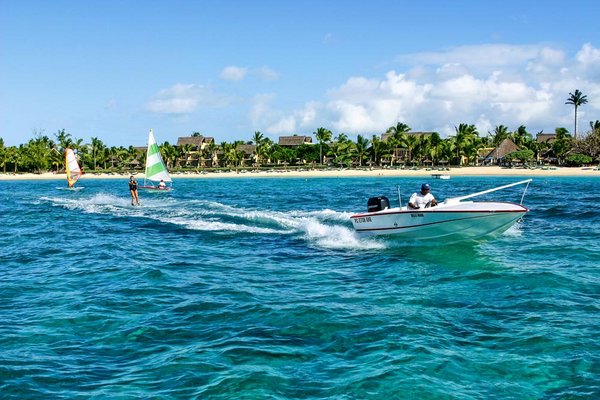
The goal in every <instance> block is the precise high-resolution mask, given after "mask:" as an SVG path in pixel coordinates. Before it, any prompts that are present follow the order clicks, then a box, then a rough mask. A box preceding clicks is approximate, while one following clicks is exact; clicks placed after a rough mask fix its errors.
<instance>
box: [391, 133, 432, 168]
mask: <svg viewBox="0 0 600 400" xmlns="http://www.w3.org/2000/svg"><path fill="white" fill-rule="evenodd" d="M404 134H405V135H406V136H409V137H413V138H415V139H416V138H420V137H428V136H431V135H432V134H433V132H420V131H415V132H413V131H411V132H405V133H404ZM393 135H394V134H393V133H390V132H386V133H382V134H381V141H382V142H387V141H388V140H389V139H390V138H391V137H392V136H393ZM409 158H412V155H411V154H409V149H407V148H404V147H398V148H396V149H394V152H393V154H390V155H385V156H383V157H382V158H381V162H382V163H383V164H392V163H394V162H398V161H400V160H403V161H404V163H407V162H411V161H413V160H410V159H409ZM428 161H429V163H430V164H431V163H432V162H431V160H428Z"/></svg>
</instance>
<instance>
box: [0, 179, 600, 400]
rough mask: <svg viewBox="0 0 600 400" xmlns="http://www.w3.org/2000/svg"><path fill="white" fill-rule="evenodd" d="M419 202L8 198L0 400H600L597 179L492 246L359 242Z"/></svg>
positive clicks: (96, 184)
mask: <svg viewBox="0 0 600 400" xmlns="http://www.w3.org/2000/svg"><path fill="white" fill-rule="evenodd" d="M521 179H523V178H521V177H519V178H514V177H513V178H510V177H502V178H501V177H463V178H460V177H453V178H452V179H451V180H449V181H437V180H432V181H430V182H429V183H431V184H432V192H433V194H434V195H436V196H437V197H438V199H442V200H443V199H444V198H445V197H451V196H457V195H461V194H468V193H472V192H475V191H479V190H484V189H487V188H491V187H495V186H499V185H503V184H507V183H512V182H515V181H517V180H521ZM421 182H422V179H413V178H343V179H341V178H340V179H335V178H331V179H310V178H309V179H304V178H297V179H291V178H273V179H268V178H267V179H264V178H263V179H261V178H254V179H245V178H239V179H205V180H202V179H182V180H176V181H175V185H174V186H175V188H176V189H175V191H173V192H172V193H171V194H164V193H161V194H146V193H141V197H142V207H131V205H130V200H129V193H128V186H127V178H124V179H123V180H119V181H115V180H93V179H87V180H82V181H80V184H81V186H85V188H84V189H83V190H80V191H78V192H71V191H65V190H57V187H62V186H64V182H62V181H36V182H33V181H21V182H4V183H3V185H4V191H2V194H0V198H1V201H0V224H1V225H2V229H1V230H0V243H2V251H1V255H0V260H1V262H0V398H2V399H41V398H48V399H87V398H94V399H138V398H161V399H207V398H223V399H230V398H243V399H265V398H268V399H391V398H402V399H405V398H406V399H429V398H431V399H437V398H444V399H487V398H512V399H541V398H543V399H563V398H598V397H599V396H600V332H599V327H600V312H599V311H600V267H599V266H598V264H599V261H600V211H599V210H598V207H597V201H598V198H599V194H600V185H599V183H600V179H598V178H558V177H549V178H536V179H534V181H533V183H532V184H531V186H530V187H529V190H528V192H527V195H526V197H525V204H526V205H527V206H528V207H530V208H531V212H530V213H529V214H527V215H526V217H525V219H524V222H523V223H522V224H520V225H519V226H518V227H515V228H512V229H511V230H509V231H508V232H507V233H506V234H504V235H503V236H502V237H500V238H499V239H497V240H494V241H489V242H485V243H480V244H469V245H454V246H443V245H440V244H438V245H433V246H430V245H427V246H409V247H407V246H403V245H402V244H401V243H397V242H394V241H387V240H383V239H369V240H361V239H360V238H357V237H356V236H355V234H354V233H353V232H352V228H351V223H350V220H349V218H348V217H349V216H350V215H351V214H352V213H353V212H356V211H364V210H366V201H367V198H368V197H370V196H375V195H387V196H389V197H390V199H391V200H392V202H394V201H395V199H396V185H397V184H399V185H400V186H401V189H402V195H403V199H404V201H406V200H407V199H408V196H409V195H410V193H411V192H412V191H414V190H415V189H416V188H417V187H418V186H419V185H420V184H421ZM522 189H523V187H520V188H515V189H514V190H513V189H508V190H507V191H505V192H504V191H503V192H502V193H498V194H497V195H495V196H494V197H493V198H494V199H501V200H507V201H515V202H519V200H520V195H521V193H522ZM488 199H491V197H490V198H488Z"/></svg>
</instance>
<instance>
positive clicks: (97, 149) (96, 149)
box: [91, 137, 104, 170]
mask: <svg viewBox="0 0 600 400" xmlns="http://www.w3.org/2000/svg"><path fill="white" fill-rule="evenodd" d="M91 148H92V149H91V150H92V160H93V164H94V170H96V159H97V157H98V155H99V154H101V152H102V149H104V143H102V140H100V139H98V138H97V137H93V138H92V144H91Z"/></svg>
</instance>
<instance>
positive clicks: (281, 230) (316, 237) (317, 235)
mask: <svg viewBox="0 0 600 400" xmlns="http://www.w3.org/2000/svg"><path fill="white" fill-rule="evenodd" d="M40 200H41V201H43V202H49V203H50V204H52V205H53V206H58V207H63V208H65V209H67V210H79V211H82V212H84V213H91V214H101V215H111V216H115V217H123V218H145V219H150V220H154V221H158V222H161V223H165V224H172V225H176V226H179V227H183V228H185V229H190V230H196V231H206V232H211V233H214V234H261V235H292V236H297V237H300V238H302V239H304V240H306V241H307V242H308V243H309V244H310V245H312V246H315V247H319V248H326V249H333V250H344V249H353V250H358V249H360V250H364V249H382V248H385V247H386V244H385V242H384V241H382V240H378V239H371V238H369V239H364V238H359V237H358V235H357V234H356V233H355V232H354V230H353V229H352V228H351V226H350V219H349V216H350V213H343V212H338V211H334V210H329V209H325V210H318V211H301V210H292V211H271V210H257V209H250V208H244V207H233V206H229V205H226V204H222V203H219V202H213V201H204V200H179V199H174V198H168V199H165V198H156V199H151V198H148V199H144V201H143V203H142V206H141V207H138V206H131V202H130V200H129V199H128V198H123V197H117V196H114V195H111V194H103V193H100V194H95V195H93V196H91V197H78V198H69V197H42V198H41V199H40Z"/></svg>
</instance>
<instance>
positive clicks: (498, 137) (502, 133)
mask: <svg viewBox="0 0 600 400" xmlns="http://www.w3.org/2000/svg"><path fill="white" fill-rule="evenodd" d="M508 135H509V133H508V127H507V126H505V125H496V127H495V128H494V133H493V134H492V142H491V145H492V146H493V147H498V146H499V145H500V143H502V142H503V141H504V139H506V138H507V137H508Z"/></svg>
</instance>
